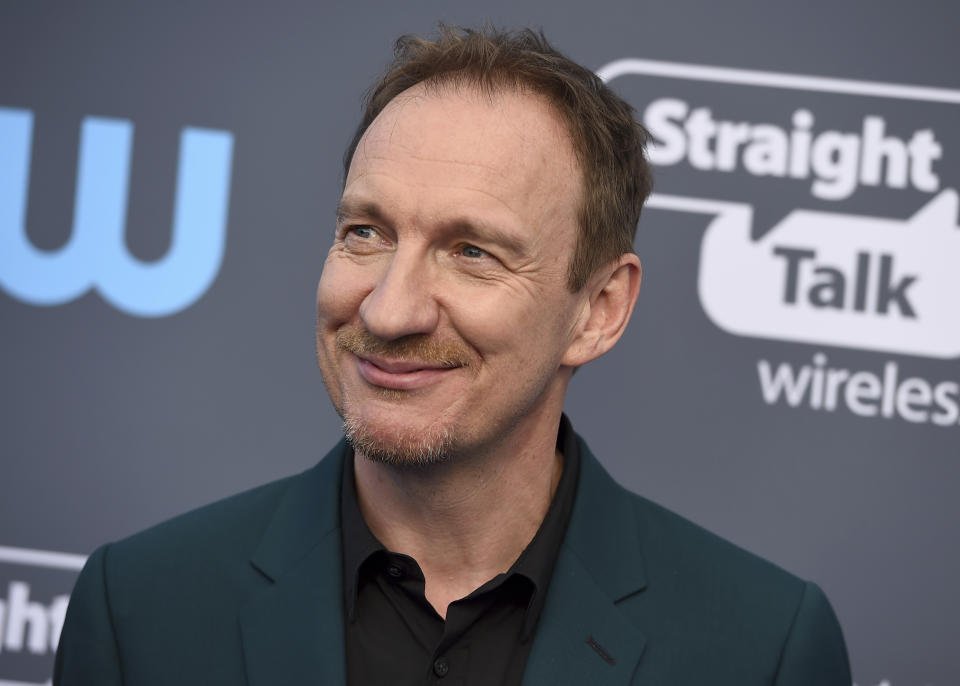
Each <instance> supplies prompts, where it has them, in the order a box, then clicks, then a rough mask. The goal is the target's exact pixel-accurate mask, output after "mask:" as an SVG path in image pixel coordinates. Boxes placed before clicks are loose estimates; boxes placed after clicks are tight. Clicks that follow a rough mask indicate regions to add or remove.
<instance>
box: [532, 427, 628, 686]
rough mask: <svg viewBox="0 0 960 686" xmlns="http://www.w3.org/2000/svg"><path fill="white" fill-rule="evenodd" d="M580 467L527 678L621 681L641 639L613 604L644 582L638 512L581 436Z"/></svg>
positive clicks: (620, 684) (535, 683)
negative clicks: (574, 495)
mask: <svg viewBox="0 0 960 686" xmlns="http://www.w3.org/2000/svg"><path fill="white" fill-rule="evenodd" d="M579 446H580V454H581V473H580V483H579V484H578V486H577V497H576V502H575V504H574V509H573V512H572V513H571V515H570V523H569V525H568V528H567V534H566V536H565V538H564V543H563V546H562V547H561V549H560V554H559V557H558V559H557V564H556V567H555V568H554V572H553V577H552V579H551V581H550V588H549V590H548V596H547V603H546V606H545V607H544V611H543V615H542V616H541V617H540V621H539V623H538V625H537V632H536V638H535V639H534V644H533V648H532V650H531V652H530V658H529V660H528V662H527V668H526V671H525V673H524V680H523V684H524V686H540V685H541V684H542V685H544V686H545V685H546V684H550V685H554V684H555V685H558V686H575V685H576V686H579V685H581V684H598V685H606V684H609V685H610V686H614V685H617V686H626V685H627V684H629V683H630V682H631V679H632V677H633V674H634V673H635V671H636V669H637V665H638V663H639V661H640V659H641V656H642V653H643V649H644V646H645V643H646V639H645V638H644V636H643V634H642V633H641V632H640V631H639V630H638V629H637V627H636V626H634V624H633V623H631V621H630V620H629V619H628V618H627V617H626V616H625V615H624V614H623V613H622V612H621V611H620V609H619V608H618V607H617V603H618V602H619V601H622V600H624V599H625V598H627V597H628V596H631V595H633V594H635V593H638V592H641V591H642V590H643V589H644V588H645V587H646V579H645V575H644V565H643V558H642V556H641V554H640V550H639V541H640V537H639V532H638V524H637V520H636V513H635V512H634V510H633V507H632V506H631V503H630V500H629V498H628V496H627V494H626V492H625V491H623V489H622V488H621V487H620V486H619V485H617V484H616V483H615V482H614V481H613V479H611V478H610V476H609V475H608V474H607V473H606V472H605V471H604V470H603V468H602V467H601V466H600V463H599V462H597V460H596V458H595V457H594V456H593V455H592V454H591V453H590V450H589V449H588V448H587V446H586V444H585V443H584V442H583V441H582V440H580V441H579Z"/></svg>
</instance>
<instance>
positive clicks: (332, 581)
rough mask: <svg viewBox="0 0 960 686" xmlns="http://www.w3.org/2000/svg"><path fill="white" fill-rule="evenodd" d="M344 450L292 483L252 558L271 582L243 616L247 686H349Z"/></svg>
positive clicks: (343, 446) (342, 444) (342, 445)
mask: <svg viewBox="0 0 960 686" xmlns="http://www.w3.org/2000/svg"><path fill="white" fill-rule="evenodd" d="M346 449H347V448H346V442H345V441H340V443H339V444H337V446H336V447H334V449H333V450H331V451H330V452H329V453H328V454H327V456H326V457H325V458H324V459H323V460H321V461H320V463H319V464H318V465H317V466H316V467H314V468H313V469H310V470H308V471H307V472H304V473H303V474H301V475H300V476H298V477H294V478H292V479H290V481H289V485H288V487H287V491H286V492H285V493H284V495H283V496H282V498H281V500H280V502H279V504H278V506H277V508H276V510H275V511H274V514H273V517H272V519H271V520H270V522H269V523H268V525H267V527H266V529H265V530H264V534H263V536H262V537H261V540H260V545H259V546H258V547H257V549H256V551H255V552H254V554H253V557H252V559H251V564H252V565H253V567H254V568H255V569H257V570H258V571H259V572H260V573H261V574H263V575H264V576H265V577H266V578H267V579H268V580H269V581H271V582H272V583H271V584H270V585H269V586H267V587H266V588H265V589H263V590H262V591H261V592H260V593H259V594H257V595H256V596H254V597H253V599H252V600H251V601H250V602H249V603H248V604H247V605H245V606H244V607H243V609H242V610H241V613H240V631H241V640H242V644H243V654H244V660H245V663H246V668H247V680H248V683H249V685H250V686H294V685H295V684H296V685H297V686H301V685H302V684H304V683H322V684H345V683H346V668H345V664H346V660H345V657H344V655H345V653H344V650H345V646H344V640H343V579H342V570H341V563H340V550H341V545H340V522H339V514H338V512H339V508H340V504H339V503H340V494H339V486H340V474H341V470H342V466H343V458H344V454H345V452H346Z"/></svg>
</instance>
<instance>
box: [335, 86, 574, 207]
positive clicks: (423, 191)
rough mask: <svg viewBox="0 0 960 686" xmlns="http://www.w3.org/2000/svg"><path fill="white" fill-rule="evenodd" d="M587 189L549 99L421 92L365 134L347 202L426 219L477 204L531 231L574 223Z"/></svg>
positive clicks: (439, 89) (396, 103) (397, 102)
mask: <svg viewBox="0 0 960 686" xmlns="http://www.w3.org/2000/svg"><path fill="white" fill-rule="evenodd" d="M580 185H581V183H580V172H579V165H578V163H577V160H576V155H575V154H574V152H573V147H572V144H571V143H570V139H569V135H568V133H567V131H566V127H565V125H564V123H563V122H562V120H561V118H560V116H559V115H558V114H557V113H556V112H555V110H554V109H553V107H552V106H551V105H550V103H549V102H547V100H546V99H545V98H543V97H541V96H538V95H534V94H530V93H520V92H516V91H512V90H505V91H502V92H494V93H490V92H480V91H478V90H476V89H474V88H471V87H466V86H464V87H457V86H445V85H441V86H431V87H429V88H428V87H425V86H424V85H423V84H418V85H417V86H414V87H412V88H410V89H409V90H407V91H405V92H403V93H401V94H400V95H399V96H397V97H396V98H394V99H393V100H392V101H391V102H390V103H389V104H388V105H387V107H386V108H384V110H383V111H382V112H381V113H380V115H379V116H378V117H377V118H376V119H375V120H374V121H373V123H372V124H371V125H370V127H369V128H368V129H367V131H366V132H365V134H364V136H363V138H362V139H361V141H360V143H359V145H358V146H357V150H356V152H355V154H354V157H353V160H352V162H351V165H350V170H349V173H348V175H347V182H346V186H345V190H344V198H345V199H348V198H351V199H353V198H352V196H361V197H360V198H359V199H361V200H366V199H369V200H377V199H380V198H381V197H382V196H384V195H390V196H393V197H391V202H399V203H400V204H401V205H414V204H415V205H417V206H418V207H416V208H411V209H416V210H419V211H428V210H429V211H436V210H440V209H442V206H443V205H444V204H445V203H447V204H451V203H452V204H455V205H456V204H460V206H461V207H467V208H469V207H473V206H474V205H478V206H483V209H484V210H485V211H489V212H502V213H508V214H512V215H515V216H516V218H518V219H520V220H522V221H523V222H524V223H525V224H529V223H533V222H540V221H544V220H547V219H557V218H558V217H557V216H556V215H559V214H563V215H565V217H564V218H565V219H566V218H572V217H574V216H575V214H576V207H577V206H578V203H579V197H580ZM364 196H374V197H364ZM463 203H466V205H463ZM566 215H570V217H567V216H566Z"/></svg>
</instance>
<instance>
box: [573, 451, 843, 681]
mask: <svg viewBox="0 0 960 686" xmlns="http://www.w3.org/2000/svg"><path fill="white" fill-rule="evenodd" d="M588 460H595V458H593V456H592V455H590V456H589V457H588ZM587 469H588V470H589V471H592V472H593V476H592V477H590V481H591V489H592V490H593V491H594V494H593V497H592V498H591V502H592V503H594V507H593V508H591V510H592V511H594V512H595V511H599V510H600V509H601V508H605V509H606V512H607V513H608V514H607V515H606V516H607V517H610V515H611V514H615V516H616V521H617V533H616V534H615V537H616V540H615V541H614V540H612V539H611V540H609V541H607V545H608V546H611V545H614V544H615V545H616V546H617V548H616V550H617V555H616V562H615V564H622V563H623V562H624V561H629V563H630V564H631V565H632V566H635V567H637V568H638V570H639V571H638V572H637V574H638V575H639V576H642V584H640V585H638V588H637V590H636V591H635V592H634V593H633V594H631V595H630V596H629V597H625V598H620V599H619V601H618V603H617V604H618V606H619V607H620V608H621V610H622V611H623V612H625V613H626V614H627V616H629V617H630V618H631V619H632V621H633V622H634V623H635V624H636V625H637V626H638V628H640V629H641V630H642V631H643V632H644V633H645V634H646V635H647V636H648V639H649V641H650V643H649V652H650V655H649V656H648V661H649V663H650V664H649V667H650V668H655V669H660V670H662V673H664V674H666V673H670V674H672V675H673V676H674V677H676V678H675V679H674V681H675V682H676V683H686V682H688V681H689V682H690V683H694V682H696V681H697V680H698V679H699V680H701V681H702V679H703V678H705V677H706V673H707V672H710V673H711V674H712V675H713V676H714V677H716V683H744V684H747V683H773V682H775V683H777V684H780V683H783V684H794V683H796V684H800V683H818V684H824V685H825V686H826V685H827V684H830V685H831V686H832V685H833V684H841V683H846V684H849V666H848V664H847V658H846V651H845V648H844V642H843V636H842V633H841V631H840V627H839V624H838V623H837V619H836V616H835V615H834V613H833V610H832V608H831V607H830V603H829V601H828V600H827V598H826V596H825V595H824V594H823V592H822V591H821V590H820V589H819V588H818V587H817V585H816V584H813V583H810V582H808V581H805V580H803V579H801V578H799V577H798V576H796V575H794V574H792V573H791V572H788V571H786V570H785V569H783V568H781V567H779V566H778V565H776V564H774V563H772V562H770V561H768V560H765V559H763V558H762V557H760V556H759V555H756V554H754V553H752V552H750V551H747V550H745V549H744V548H742V547H740V546H738V545H736V544H734V543H732V542H730V541H728V540H725V539H724V538H722V537H720V536H718V535H716V534H714V533H712V532H710V531H708V530H707V529H706V528H704V527H703V526H700V525H698V524H695V523H693V522H691V521H690V520H689V519H687V518H685V517H683V516H681V515H679V514H677V513H675V512H672V511H670V510H668V509H667V508H665V507H663V506H661V505H658V504H657V503H655V502H653V501H651V500H649V499H647V498H645V497H643V496H640V495H637V494H635V493H632V492H630V491H628V490H626V489H625V488H623V487H622V486H620V485H619V484H617V483H616V482H614V480H613V479H612V478H611V477H610V476H609V475H607V474H606V472H605V471H603V469H602V467H600V466H599V464H598V463H595V464H594V465H593V466H591V467H588V468H587ZM610 503H616V504H615V505H613V504H610ZM598 557H599V556H598ZM610 566H612V565H610ZM691 654H700V655H704V656H711V659H710V660H706V659H705V661H704V662H703V664H702V665H700V666H696V665H692V664H690V663H689V660H686V659H685V657H684V656H686V655H691ZM708 663H709V669H708V670H705V669H703V668H704V666H705V665H707V664H708ZM681 676H683V678H680V677H681ZM807 678H808V680H807V681H806V682H803V681H802V680H801V681H797V680H796V679H807Z"/></svg>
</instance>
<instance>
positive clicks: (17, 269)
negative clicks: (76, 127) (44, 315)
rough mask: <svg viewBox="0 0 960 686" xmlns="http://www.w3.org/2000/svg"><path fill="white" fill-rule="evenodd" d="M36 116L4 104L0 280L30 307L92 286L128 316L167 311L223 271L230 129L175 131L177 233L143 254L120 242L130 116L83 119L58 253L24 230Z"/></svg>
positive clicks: (0, 110)
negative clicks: (154, 256)
mask: <svg viewBox="0 0 960 686" xmlns="http://www.w3.org/2000/svg"><path fill="white" fill-rule="evenodd" d="M32 135H33V115H32V113H31V112H30V111H28V110H21V109H11V108H5V107H0V286H2V287H3V288H4V290H6V291H7V292H8V293H10V294H11V295H13V296H14V297H16V298H19V299H20V300H23V301H25V302H27V303H30V304H33V305H59V304H61V303H65V302H68V301H70V300H73V299H74V298H77V297H79V296H80V295H82V294H83V293H85V292H86V291H87V290H89V289H91V288H96V289H97V290H98V291H99V292H100V294H101V295H102V296H103V298H104V299H105V300H107V301H108V302H110V303H111V304H113V305H114V306H115V307H117V308H119V309H121V310H123V311H124V312H127V313H129V314H133V315H137V316H140V317H163V316H167V315H170V314H174V313H176V312H179V311H180V310H183V309H184V308H186V307H188V306H190V305H192V304H193V303H194V302H196V301H197V299H198V298H200V296H202V295H203V294H204V293H205V292H206V291H207V289H208V288H209V287H210V285H211V284H212V283H213V281H214V279H215V278H216V276H217V273H218V272H219V271H220V263H221V261H222V260H223V252H224V245H225V243H226V229H227V204H228V199H229V195H230V167H231V158H232V155H233V135H232V134H231V133H229V132H227V131H215V130H211V129H197V128H186V129H184V131H183V133H182V134H181V136H180V160H179V164H178V170H177V184H176V199H175V206H174V211H173V235H172V239H171V242H170V249H169V250H168V251H167V254H166V255H164V256H163V257H162V258H160V259H159V260H156V261H155V262H143V261H141V260H139V259H137V258H135V257H133V256H132V255H131V254H130V253H129V251H128V250H127V249H126V245H125V241H124V230H125V227H124V223H125V218H126V215H127V188H128V185H129V177H130V147H131V143H132V139H133V124H132V123H131V122H129V121H126V120H123V119H107V118H103V117H86V118H84V120H83V126H82V129H81V133H80V154H79V160H78V164H77V185H76V198H75V200H74V208H73V230H72V232H71V234H70V239H69V240H68V241H67V243H66V245H64V246H63V247H62V248H60V249H59V250H56V251H53V252H51V251H42V250H38V249H37V248H36V247H35V246H34V245H33V244H32V243H31V242H30V240H29V238H28V237H27V228H26V220H25V218H26V204H27V190H28V184H29V179H30V144H31V138H32Z"/></svg>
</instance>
